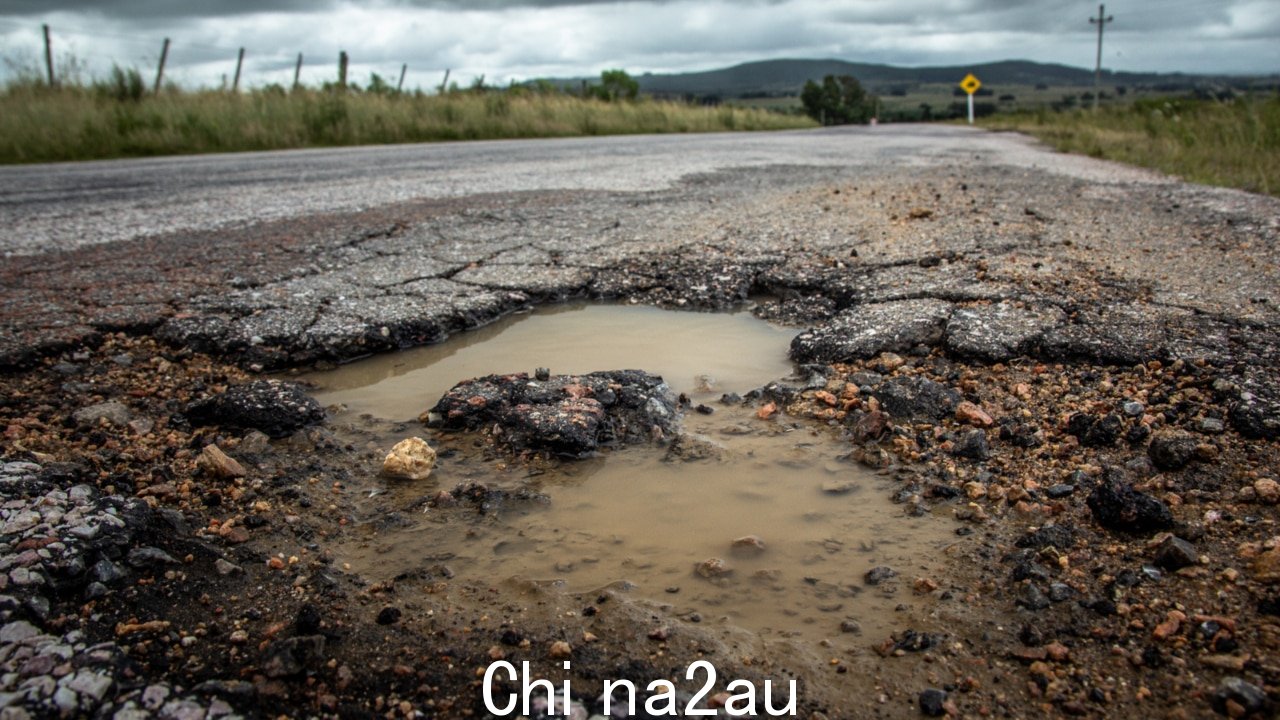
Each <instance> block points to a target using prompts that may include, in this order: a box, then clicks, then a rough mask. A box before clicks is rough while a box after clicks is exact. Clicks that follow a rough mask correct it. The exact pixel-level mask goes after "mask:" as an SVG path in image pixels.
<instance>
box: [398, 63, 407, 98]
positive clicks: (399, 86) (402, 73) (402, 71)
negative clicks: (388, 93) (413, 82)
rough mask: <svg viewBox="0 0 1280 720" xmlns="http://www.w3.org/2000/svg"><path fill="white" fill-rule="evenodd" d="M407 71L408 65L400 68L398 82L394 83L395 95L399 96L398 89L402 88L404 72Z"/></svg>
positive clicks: (405, 64)
mask: <svg viewBox="0 0 1280 720" xmlns="http://www.w3.org/2000/svg"><path fill="white" fill-rule="evenodd" d="M408 69H409V63H404V64H402V65H401V66H400V82H398V83H396V94H397V95H399V94H400V89H401V88H403V87H404V72H405V71H406V70H408Z"/></svg>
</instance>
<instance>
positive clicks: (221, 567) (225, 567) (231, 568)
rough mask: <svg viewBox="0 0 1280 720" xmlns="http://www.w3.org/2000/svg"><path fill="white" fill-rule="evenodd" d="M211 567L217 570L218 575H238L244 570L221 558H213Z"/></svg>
mask: <svg viewBox="0 0 1280 720" xmlns="http://www.w3.org/2000/svg"><path fill="white" fill-rule="evenodd" d="M213 567H214V569H215V570H217V571H218V574H219V575H239V574H241V573H243V572H244V568H242V567H240V566H239V565H236V564H235V563H233V562H229V561H227V560H223V559H222V558H218V559H217V560H214V561H213Z"/></svg>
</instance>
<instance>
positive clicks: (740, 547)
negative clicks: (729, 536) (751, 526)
mask: <svg viewBox="0 0 1280 720" xmlns="http://www.w3.org/2000/svg"><path fill="white" fill-rule="evenodd" d="M730 547H731V548H732V549H733V551H734V552H735V553H738V554H743V555H759V554H760V553H763V552H764V540H762V539H761V538H760V536H759V535H743V536H742V537H740V538H736V539H735V540H734V541H733V543H732V544H731V546H730Z"/></svg>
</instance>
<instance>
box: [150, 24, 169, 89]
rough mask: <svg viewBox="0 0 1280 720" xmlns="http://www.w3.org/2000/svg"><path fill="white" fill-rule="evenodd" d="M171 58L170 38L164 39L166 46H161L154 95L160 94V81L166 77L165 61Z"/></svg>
mask: <svg viewBox="0 0 1280 720" xmlns="http://www.w3.org/2000/svg"><path fill="white" fill-rule="evenodd" d="M168 59H169V38H165V39H164V47H162V48H160V64H159V65H157V66H156V87H155V89H154V90H152V91H151V94H152V95H159V94H160V81H161V80H163V79H164V61H165V60H168Z"/></svg>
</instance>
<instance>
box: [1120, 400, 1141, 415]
mask: <svg viewBox="0 0 1280 720" xmlns="http://www.w3.org/2000/svg"><path fill="white" fill-rule="evenodd" d="M1120 411H1121V412H1123V413H1124V414H1125V415H1127V416H1129V417H1131V418H1132V417H1140V416H1141V415H1142V413H1144V412H1146V411H1147V406H1145V405H1143V404H1142V403H1140V402H1138V401H1137V400H1129V401H1127V402H1125V404H1123V405H1121V406H1120Z"/></svg>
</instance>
